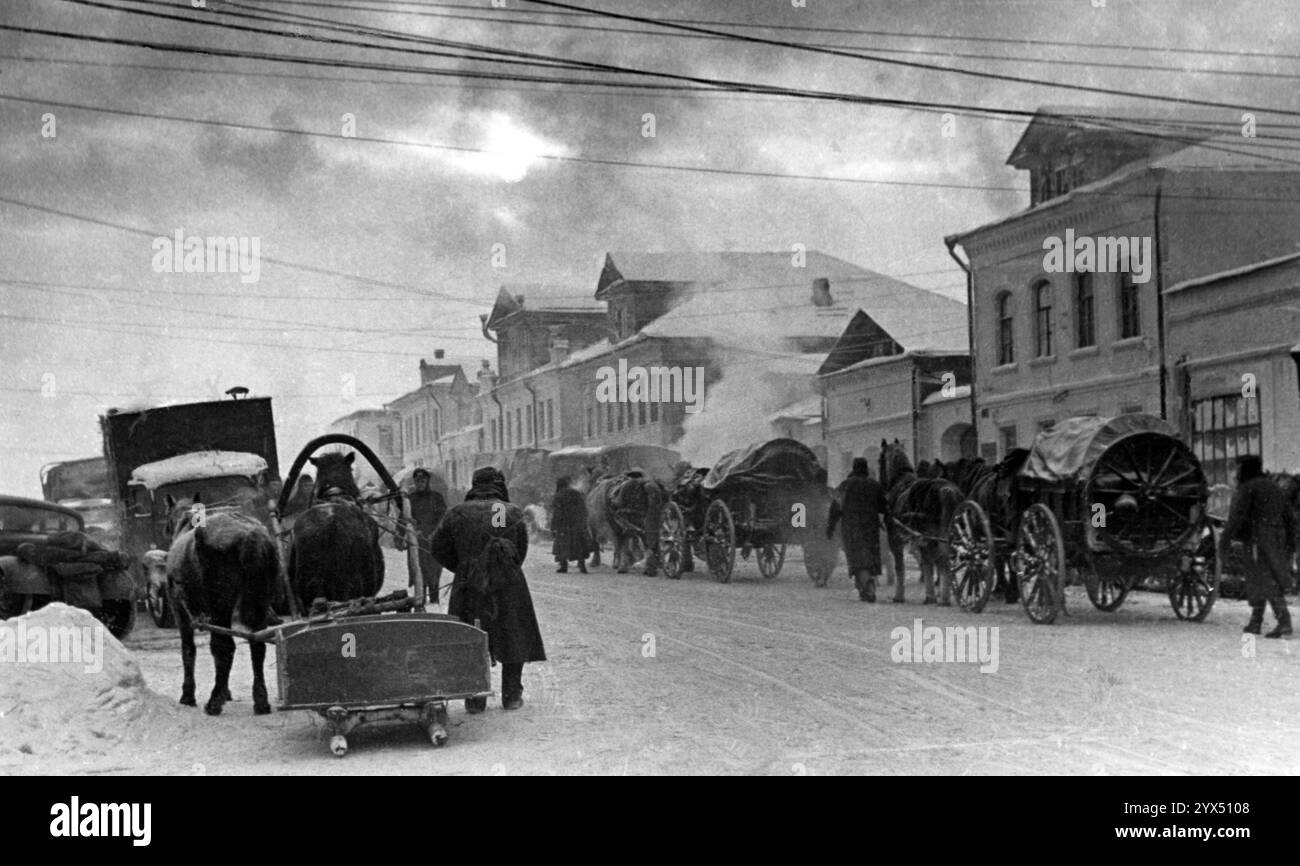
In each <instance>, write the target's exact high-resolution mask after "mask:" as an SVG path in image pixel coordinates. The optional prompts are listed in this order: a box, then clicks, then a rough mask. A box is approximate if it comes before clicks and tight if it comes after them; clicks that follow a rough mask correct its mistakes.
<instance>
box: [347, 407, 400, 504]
mask: <svg viewBox="0 0 1300 866" xmlns="http://www.w3.org/2000/svg"><path fill="white" fill-rule="evenodd" d="M400 428H401V418H400V416H399V415H398V413H396V412H393V411H390V410H388V409H361V410H358V411H356V412H353V413H351V414H349V415H344V416H343V417H342V418H338V419H336V420H335V421H333V422H332V423H331V424H330V425H329V432H330V433H343V434H346V435H348V436H351V437H353V438H354V439H359V440H361V441H362V442H364V443H366V445H368V446H370V450H371V451H374V452H375V456H376V457H378V458H379V461H380V462H381V463H383V464H384V468H385V469H387V470H388V472H389V474H392V473H394V472H397V471H398V470H399V469H401V468H402V438H401V435H400V433H399V431H400ZM353 474H355V475H356V477H357V484H358V485H365V484H366V483H367V482H369V483H373V484H374V485H376V486H383V480H382V479H380V477H379V474H378V473H377V472H375V470H374V469H373V468H372V467H371V465H370V461H368V460H361V459H358V460H357V461H356V462H355V463H354V464H353Z"/></svg>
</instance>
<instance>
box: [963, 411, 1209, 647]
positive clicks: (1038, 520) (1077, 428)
mask: <svg viewBox="0 0 1300 866" xmlns="http://www.w3.org/2000/svg"><path fill="white" fill-rule="evenodd" d="M958 484H959V486H960V487H961V488H962V490H963V492H964V493H965V494H966V496H967V498H966V500H965V501H964V502H962V504H961V505H960V506H959V507H958V508H957V510H956V512H955V513H954V514H953V516H952V520H951V522H950V524H949V527H950V528H949V531H948V538H947V544H948V546H949V548H950V549H951V555H950V560H949V567H950V571H951V573H952V574H953V576H954V587H955V589H956V590H957V598H958V601H959V602H960V603H961V605H962V606H963V607H965V608H966V609H968V610H972V611H978V610H980V609H982V608H983V607H984V604H985V602H986V601H987V600H988V597H989V593H990V591H991V590H992V588H993V584H994V582H995V578H996V574H997V571H998V570H999V569H1006V568H1009V569H1010V571H1011V572H1012V574H1013V575H1014V577H1015V579H1016V581H1017V582H1018V585H1019V594H1020V601H1021V604H1022V605H1023V606H1024V608H1025V612H1026V613H1027V614H1028V615H1029V618H1030V619H1031V620H1033V621H1034V622H1037V623H1051V622H1052V621H1054V620H1055V619H1056V617H1057V615H1058V614H1059V613H1060V612H1061V611H1062V610H1063V609H1064V606H1065V593H1064V587H1065V586H1066V585H1068V584H1069V583H1071V582H1073V578H1074V577H1075V576H1078V577H1079V578H1080V579H1081V580H1082V581H1083V583H1084V585H1085V587H1086V589H1087V591H1088V598H1089V600H1090V601H1091V602H1092V604H1093V606H1094V607H1096V608H1097V609H1098V610H1103V611H1114V610H1117V609H1118V608H1119V607H1120V605H1121V604H1123V603H1124V599H1125V597H1126V596H1127V595H1128V593H1129V592H1130V591H1131V590H1132V589H1133V588H1134V587H1135V586H1136V585H1138V584H1139V583H1140V582H1141V581H1142V580H1143V579H1145V578H1147V577H1151V576H1154V575H1156V574H1157V573H1160V572H1163V573H1165V576H1166V577H1167V579H1168V593H1169V602H1170V605H1171V606H1172V607H1173V609H1174V613H1175V614H1176V615H1177V616H1178V618H1179V619H1186V620H1192V621H1197V622H1199V621H1200V620H1203V619H1204V618H1205V617H1206V615H1207V614H1209V612H1210V609H1211V608H1212V607H1213V606H1214V601H1215V598H1216V597H1217V595H1218V583H1219V571H1218V565H1217V557H1215V556H1214V554H1213V551H1212V550H1208V549H1207V547H1206V545H1205V543H1204V538H1205V537H1206V535H1207V532H1206V528H1207V522H1206V521H1207V517H1206V513H1205V511H1206V509H1205V505H1206V497H1207V488H1206V482H1205V475H1204V473H1203V472H1202V470H1201V466H1200V463H1199V462H1198V461H1197V460H1196V457H1195V456H1194V455H1193V454H1192V452H1191V450H1190V449H1189V448H1188V447H1187V446H1186V445H1185V444H1184V443H1183V442H1182V441H1181V440H1180V439H1179V438H1178V437H1177V435H1176V433H1175V431H1174V430H1173V428H1172V427H1170V426H1169V425H1168V424H1167V423H1166V422H1164V421H1162V420H1160V419H1159V418H1156V417H1153V416H1150V415H1142V414H1130V415H1120V416H1117V417H1114V418H1095V417H1083V418H1067V419H1065V420H1064V421H1061V422H1060V423H1058V424H1057V425H1056V426H1055V427H1053V428H1052V429H1051V430H1049V431H1044V432H1042V433H1039V434H1038V436H1037V438H1036V439H1035V440H1034V445H1033V447H1032V448H1030V449H1028V450H1027V451H1025V450H1018V451H1016V452H1013V453H1012V454H1011V455H1009V456H1008V458H1007V459H1006V460H1004V461H1003V462H1002V463H1001V464H999V465H998V466H996V467H990V468H983V469H981V470H978V471H976V472H973V473H969V474H967V475H966V476H965V477H960V478H959V479H958ZM1211 537H1212V536H1211Z"/></svg>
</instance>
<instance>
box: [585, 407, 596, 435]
mask: <svg viewBox="0 0 1300 866" xmlns="http://www.w3.org/2000/svg"><path fill="white" fill-rule="evenodd" d="M595 435H596V410H595V409H593V408H592V407H591V406H588V407H587V438H588V439H590V438H592V437H593V436H595Z"/></svg>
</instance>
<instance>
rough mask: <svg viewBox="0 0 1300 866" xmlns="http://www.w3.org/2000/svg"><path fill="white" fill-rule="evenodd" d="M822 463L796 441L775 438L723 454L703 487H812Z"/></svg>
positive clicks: (809, 449)
mask: <svg viewBox="0 0 1300 866" xmlns="http://www.w3.org/2000/svg"><path fill="white" fill-rule="evenodd" d="M819 468H821V464H820V463H818V462H817V455H816V454H814V453H813V452H812V449H811V448H809V447H808V446H807V445H804V444H803V443H802V442H797V441H795V440H794V439H773V440H771V441H770V442H763V443H761V444H758V445H750V446H749V447H748V448H738V449H736V450H735V451H730V452H728V453H726V454H724V455H722V459H720V460H719V461H718V462H717V465H715V466H714V467H713V468H712V469H710V470H709V474H708V475H706V476H705V478H704V481H703V483H702V484H701V485H700V486H702V487H703V488H704V489H705V490H719V489H722V488H727V487H732V486H738V485H745V484H752V485H755V486H758V487H774V486H776V485H778V484H808V483H811V482H813V481H815V480H816V477H817V470H818V469H819Z"/></svg>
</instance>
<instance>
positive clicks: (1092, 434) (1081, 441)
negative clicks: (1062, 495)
mask: <svg viewBox="0 0 1300 866" xmlns="http://www.w3.org/2000/svg"><path fill="white" fill-rule="evenodd" d="M1138 433H1160V434H1162V435H1165V436H1172V437H1174V438H1177V436H1178V433H1177V431H1175V430H1174V428H1173V427H1171V426H1170V425H1169V424H1168V423H1167V422H1165V421H1162V420H1160V419H1159V418H1157V417H1155V416H1154V415H1142V414H1131V415H1117V416H1115V417H1114V418H1095V417H1086V418H1066V419H1064V420H1063V421H1059V422H1057V424H1056V426H1055V427H1053V428H1052V429H1051V430H1045V431H1043V432H1041V433H1039V434H1038V436H1037V437H1036V438H1035V439H1034V447H1033V448H1031V449H1030V452H1029V459H1028V460H1027V461H1026V462H1025V465H1024V468H1022V469H1021V470H1020V477H1021V478H1030V479H1033V480H1035V481H1041V482H1047V483H1057V484H1069V483H1074V482H1079V483H1082V482H1085V481H1087V480H1088V477H1087V476H1088V472H1089V471H1090V470H1091V468H1092V467H1093V466H1095V465H1096V463H1097V460H1098V458H1100V457H1101V455H1102V454H1104V453H1105V452H1106V449H1108V448H1110V447H1111V446H1112V445H1114V444H1115V443H1116V442H1119V441H1120V440H1122V439H1125V438H1127V437H1129V436H1133V435H1135V434H1138Z"/></svg>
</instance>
